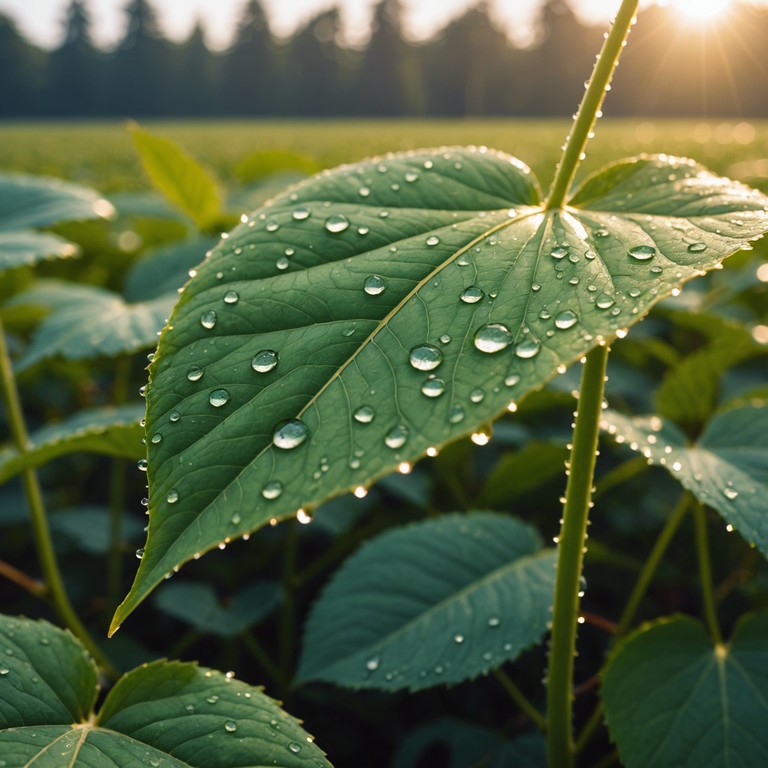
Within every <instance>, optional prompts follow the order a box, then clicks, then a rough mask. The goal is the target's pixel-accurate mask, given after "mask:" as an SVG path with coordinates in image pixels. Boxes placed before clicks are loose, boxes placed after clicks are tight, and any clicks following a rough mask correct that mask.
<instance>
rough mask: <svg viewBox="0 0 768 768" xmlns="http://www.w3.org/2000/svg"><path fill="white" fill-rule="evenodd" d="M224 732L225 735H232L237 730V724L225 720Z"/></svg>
mask: <svg viewBox="0 0 768 768" xmlns="http://www.w3.org/2000/svg"><path fill="white" fill-rule="evenodd" d="M224 730H225V731H226V732H227V733H234V732H235V731H236V730H237V723H236V722H235V721H234V720H227V722H226V723H224Z"/></svg>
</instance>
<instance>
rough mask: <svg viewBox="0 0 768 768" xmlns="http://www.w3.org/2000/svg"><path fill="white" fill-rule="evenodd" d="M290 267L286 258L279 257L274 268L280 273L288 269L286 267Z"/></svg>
mask: <svg viewBox="0 0 768 768" xmlns="http://www.w3.org/2000/svg"><path fill="white" fill-rule="evenodd" d="M290 265H291V262H290V261H288V257H287V256H281V257H280V258H279V259H278V260H277V261H276V262H275V266H276V267H277V268H278V269H279V270H280V271H281V272H282V271H283V270H286V269H288V267H289V266H290Z"/></svg>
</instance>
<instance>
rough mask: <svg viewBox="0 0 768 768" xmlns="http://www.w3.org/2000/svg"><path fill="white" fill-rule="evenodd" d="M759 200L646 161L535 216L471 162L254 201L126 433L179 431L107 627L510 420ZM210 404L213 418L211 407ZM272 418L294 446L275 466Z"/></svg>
mask: <svg viewBox="0 0 768 768" xmlns="http://www.w3.org/2000/svg"><path fill="white" fill-rule="evenodd" d="M406 176H407V177H408V178H406ZM408 179H413V181H408ZM767 203H768V198H766V197H764V196H763V195H761V194H760V193H758V192H755V191H753V190H750V189H748V188H747V187H745V186H743V185H741V184H737V183H735V182H729V181H726V180H724V179H721V178H720V177H718V176H715V175H714V174H712V173H710V172H709V171H707V170H706V169H705V168H703V167H702V166H700V165H697V164H696V163H693V162H692V161H689V160H682V159H679V158H673V157H667V156H663V155H658V156H647V157H641V158H636V159H633V160H627V161H623V162H621V163H618V164H616V165H613V166H610V167H608V168H607V169H604V170H603V171H601V172H599V173H597V174H596V175H595V176H593V177H591V178H590V179H588V180H587V181H586V182H585V183H584V184H583V185H582V187H581V188H580V189H579V190H577V191H576V193H575V194H574V196H573V197H572V198H571V199H570V201H569V203H568V205H567V206H565V207H564V208H562V209H557V210H550V211H547V210H546V206H545V205H544V204H543V203H542V202H541V200H540V195H539V191H538V185H537V182H536V180H535V179H534V178H533V176H532V174H531V172H530V170H529V169H528V168H527V166H525V165H524V164H523V163H521V162H520V161H519V160H517V159H515V158H512V157H510V156H508V155H505V154H503V153H501V152H496V151H492V150H488V149H485V148H483V147H480V148H472V147H470V148H466V149H460V148H448V149H440V150H425V151H419V152H410V153H402V154H396V155H390V156H385V157H381V158H376V159H373V160H368V161H364V162H360V163H357V164H355V165H350V166H343V167H341V168H338V169H336V170H334V171H330V172H326V173H323V174H320V175H319V176H317V177H314V178H312V179H309V180H307V181H305V182H303V183H301V184H299V185H297V186H295V187H293V188H291V189H289V190H288V191H286V192H285V193H284V194H282V195H279V196H278V197H276V198H274V199H273V200H272V201H271V202H270V203H269V204H267V205H266V206H265V207H263V208H261V209H259V210H257V211H255V212H254V213H253V214H251V215H250V216H248V217H246V218H245V219H244V220H243V221H242V223H241V224H240V225H239V226H238V227H237V228H236V229H235V230H234V231H233V232H232V233H230V235H229V236H228V237H226V238H225V239H223V240H222V241H221V242H220V243H219V244H218V245H217V246H216V247H215V248H214V249H213V251H212V254H211V256H210V257H209V258H208V259H206V260H205V262H204V263H203V264H202V265H201V266H200V267H199V268H198V270H197V274H196V276H195V277H194V278H193V279H192V280H191V281H190V282H189V283H188V285H187V287H186V290H185V292H184V294H183V295H182V297H181V299H180V301H179V302H178V304H177V306H176V309H175V310H174V312H173V314H172V316H171V319H170V324H169V326H168V327H167V328H166V330H165V331H164V332H163V335H162V336H161V339H160V344H159V347H158V353H157V356H156V358H155V360H154V362H153V363H152V366H151V368H150V386H149V397H148V415H147V423H148V427H149V429H150V430H154V429H156V428H157V425H159V424H165V423H166V422H167V421H168V419H169V414H170V413H171V412H175V413H179V414H181V419H180V420H179V421H178V422H176V424H177V427H178V428H177V429H175V430H170V431H168V430H166V432H168V434H166V436H165V439H164V440H163V442H162V443H161V444H160V445H158V446H152V445H150V446H149V485H150V506H149V510H150V525H149V538H148V542H147V546H146V554H145V557H144V558H143V559H142V561H141V564H140V567H139V572H138V574H137V578H136V581H135V584H134V586H133V588H132V590H131V592H130V593H129V595H128V597H127V598H126V600H125V602H124V603H123V605H122V606H121V607H120V608H119V609H118V611H117V613H116V616H115V619H114V622H113V627H112V629H113V631H114V629H115V628H116V627H117V626H118V625H119V624H120V622H121V621H122V620H123V619H124V618H125V617H126V616H127V615H128V614H129V613H130V612H131V611H132V610H133V609H134V608H135V607H136V606H137V605H138V604H139V603H140V602H141V601H142V600H143V599H144V597H145V596H146V595H147V594H148V593H149V591H150V590H151V589H152V588H153V587H154V586H155V585H156V584H158V583H159V582H160V581H161V580H162V578H163V576H164V575H165V574H166V573H167V572H169V571H170V570H172V569H173V568H175V567H177V566H178V565H180V564H182V563H184V562H185V561H187V560H189V559H191V558H192V557H193V555H194V554H196V553H201V552H205V551H207V550H209V549H212V548H213V547H216V546H217V545H219V544H220V543H221V542H226V541H227V540H228V539H231V538H234V537H237V536H241V535H243V534H245V533H249V532H251V531H254V530H256V529H258V528H260V527H261V526H263V525H264V524H266V523H267V522H268V521H269V520H271V519H281V518H285V517H289V516H291V515H294V514H296V511H297V510H298V509H302V510H307V509H308V508H312V507H314V506H317V505H318V504H319V503H321V502H322V501H323V500H325V499H327V498H330V497H332V496H335V495H338V494H340V493H344V492H348V491H351V490H352V489H355V488H358V487H361V486H362V487H364V486H367V485H369V484H370V483H371V482H373V481H374V480H375V479H377V478H379V477H382V476H383V475H386V474H388V473H390V472H392V471H393V470H395V469H396V468H398V467H404V466H410V465H411V464H412V463H413V462H414V461H416V460H418V459H419V458H420V457H422V456H423V455H425V454H426V453H427V451H428V449H434V448H439V447H440V446H441V445H444V444H446V443H448V442H450V441H452V440H455V439H457V438H458V437H461V436H464V435H468V434H472V433H476V432H477V430H478V427H479V426H480V425H482V424H487V423H488V422H490V421H492V420H493V419H494V418H496V417H497V416H499V415H500V414H501V413H503V412H504V411H505V410H506V409H508V408H510V409H512V410H514V407H515V405H514V404H515V403H516V401H517V400H519V399H520V398H521V397H523V396H524V395H526V394H527V393H529V392H531V391H534V390H536V389H539V388H540V387H542V386H543V385H544V384H545V383H546V382H547V381H549V380H550V379H552V378H554V377H555V376H556V375H557V372H558V369H561V370H562V367H563V366H567V365H569V364H571V363H573V362H574V361H575V360H578V359H579V358H580V357H581V356H583V355H584V354H586V353H587V352H588V351H589V350H590V349H592V348H593V347H595V346H596V345H598V344H601V343H608V342H610V341H611V340H612V339H614V338H615V337H616V336H619V335H621V336H623V335H624V333H625V330H626V328H628V327H629V326H631V325H632V324H633V323H635V322H637V321H638V320H639V319H641V318H642V317H643V316H644V315H645V313H647V312H648V310H649V309H650V308H651V307H652V306H653V305H654V304H655V303H656V302H657V301H659V300H660V299H661V298H663V297H664V296H666V295H668V294H670V293H671V292H672V291H673V290H674V289H675V288H677V287H678V286H679V285H681V284H682V283H684V282H685V281H686V280H688V279H690V278H692V277H694V276H696V275H699V274H702V273H703V272H704V271H705V270H707V269H711V268H714V267H716V266H717V265H719V263H720V262H721V261H722V260H723V259H724V258H725V257H726V256H728V255H730V254H732V253H734V252H735V251H737V250H739V249H740V248H742V247H747V246H748V243H749V241H750V240H754V239H756V238H758V237H760V236H762V234H763V233H764V231H765V230H766V228H768V216H766V204H767ZM692 243H701V244H703V245H704V246H706V247H705V248H704V249H703V250H702V249H700V248H697V249H696V250H695V251H691V250H690V249H689V247H688V246H689V245H690V244H692ZM288 254H290V255H288ZM278 262H279V263H278ZM371 276H377V279H376V281H375V284H376V286H377V287H375V289H374V291H373V293H371V290H370V289H371V286H372V282H371V280H370V278H371ZM379 278H380V279H379ZM381 286H384V290H379V287H381ZM366 287H367V288H368V290H366ZM470 288H471V289H472V291H471V292H470V293H467V290H468V289H470ZM229 291H236V292H237V294H238V296H239V300H238V302H237V303H235V304H228V303H227V302H226V301H225V296H226V294H227V293H228V292H229ZM377 291H378V292H377ZM481 294H482V295H481ZM462 297H463V298H462ZM468 297H470V298H471V300H470V301H469V302H467V300H466V299H467V298H468ZM475 297H479V299H478V300H476V301H475V300H473V299H474V298H475ZM598 299H600V301H598ZM211 312H213V313H215V322H214V323H211V322H210V321H211V320H212V319H213V317H214V316H213V315H212V314H210V313H211ZM203 318H205V322H202V319H203ZM208 326H210V327H208ZM481 329H482V330H481ZM262 350H272V351H274V352H275V354H276V355H277V358H278V359H279V363H278V364H277V365H276V366H275V367H274V369H272V370H270V371H268V372H266V373H260V372H258V371H256V370H254V368H253V367H252V365H251V361H252V360H253V358H254V356H255V355H257V353H259V352H260V351H262ZM191 366H196V367H197V368H198V369H199V370H200V371H201V372H202V373H201V375H200V376H199V377H198V379H197V381H190V380H189V378H188V376H187V371H188V370H190V369H191ZM430 379H440V381H442V382H444V384H445V387H444V389H443V388H442V385H440V384H428V383H427V382H429V380H430ZM509 381H513V382H515V383H514V384H513V385H508V384H507V383H506V382H509ZM220 388H223V389H226V391H227V392H228V393H229V396H230V397H229V400H228V402H227V403H226V404H225V405H224V406H223V407H212V405H211V403H210V402H209V397H210V394H211V392H212V391H214V390H217V389H220ZM438 390H439V393H438ZM477 393H480V394H479V396H476V395H477ZM436 394H437V396H434V395H436ZM361 408H370V409H371V412H372V413H374V414H375V418H371V419H369V420H367V421H361V420H360V419H359V418H358V417H357V416H356V415H355V414H360V413H364V411H361V410H360V409H361ZM286 422H299V423H300V424H301V427H298V425H295V424H294V427H295V429H296V430H297V432H301V434H302V435H303V438H302V439H301V441H297V442H296V443H295V445H294V446H293V447H289V448H287V449H286V448H284V447H283V446H282V445H280V444H279V443H280V442H281V440H280V439H279V438H278V441H276V440H275V435H276V434H278V433H279V434H282V432H281V430H282V428H283V425H284V424H285V423H286ZM324 458H325V459H326V462H325V463H323V462H322V459H324ZM321 464H323V465H324V466H325V467H326V468H325V469H324V470H323V471H318V470H319V469H320V467H321ZM275 482H278V483H280V487H281V488H282V492H281V493H280V495H279V496H277V497H275V498H272V499H269V498H267V497H265V495H264V493H263V489H265V488H266V487H267V486H269V485H270V484H272V483H275ZM172 488H175V489H177V490H178V492H179V496H180V500H179V503H177V504H175V505H172V506H169V505H167V504H166V503H165V502H164V499H165V498H166V496H167V493H168V491H169V490H171V489H172ZM235 510H237V511H238V513H239V516H240V523H239V524H238V525H233V524H232V523H231V520H232V517H233V512H234V511H235Z"/></svg>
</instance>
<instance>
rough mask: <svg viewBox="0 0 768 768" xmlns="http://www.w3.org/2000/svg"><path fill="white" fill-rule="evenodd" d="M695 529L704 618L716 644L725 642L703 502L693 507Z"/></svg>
mask: <svg viewBox="0 0 768 768" xmlns="http://www.w3.org/2000/svg"><path fill="white" fill-rule="evenodd" d="M693 522H694V531H695V533H696V556H697V558H698V561H699V580H700V581H701V598H702V601H703V603H704V618H705V619H706V622H707V628H708V629H709V633H710V635H712V640H713V641H714V642H715V644H716V645H722V644H723V633H722V632H721V631H720V623H719V622H718V620H717V609H716V607H715V592H714V588H713V586H712V561H711V560H710V557H709V535H708V532H707V516H706V513H705V512H704V507H703V506H702V505H701V504H698V503H697V504H695V505H694V508H693Z"/></svg>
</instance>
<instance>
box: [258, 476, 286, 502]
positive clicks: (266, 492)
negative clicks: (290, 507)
mask: <svg viewBox="0 0 768 768" xmlns="http://www.w3.org/2000/svg"><path fill="white" fill-rule="evenodd" d="M282 492H283V484H282V483H281V482H280V481H279V480H270V481H269V482H268V483H267V484H266V485H265V486H264V487H263V488H262V489H261V495H262V496H263V497H264V498H265V499H267V500H268V501H272V500H273V499H276V498H277V497H278V496H280V494H281V493H282Z"/></svg>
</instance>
